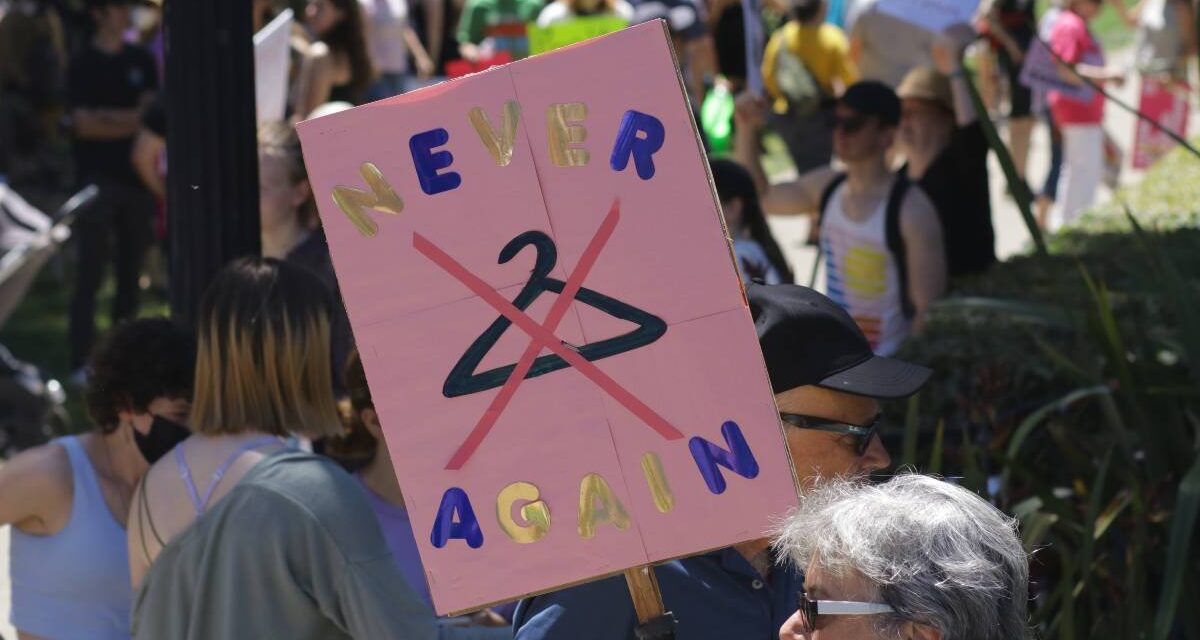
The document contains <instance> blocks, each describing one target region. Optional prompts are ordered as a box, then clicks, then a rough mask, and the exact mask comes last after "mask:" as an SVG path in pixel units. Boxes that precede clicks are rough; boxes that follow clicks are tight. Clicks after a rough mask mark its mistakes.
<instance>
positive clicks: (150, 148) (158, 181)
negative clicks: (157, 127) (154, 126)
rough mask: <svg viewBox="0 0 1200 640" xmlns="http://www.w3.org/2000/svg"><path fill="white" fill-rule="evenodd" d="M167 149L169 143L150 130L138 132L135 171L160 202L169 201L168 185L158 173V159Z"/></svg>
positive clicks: (134, 141) (135, 146)
mask: <svg viewBox="0 0 1200 640" xmlns="http://www.w3.org/2000/svg"><path fill="white" fill-rule="evenodd" d="M166 148H167V141H166V140H163V139H162V138H161V137H159V135H158V134H157V133H154V132H153V131H150V130H149V129H144V128H143V129H142V130H140V131H138V135H137V137H136V138H134V140H133V153H132V158H131V159H132V161H133V169H134V171H136V172H137V175H138V177H139V178H141V179H142V184H145V185H146V188H147V189H149V190H150V193H153V194H154V197H156V198H158V200H159V201H160V202H164V201H166V199H167V184H166V182H165V181H164V180H163V178H162V175H160V174H159V171H158V159H159V158H160V157H161V156H162V153H163V150H165V149H166Z"/></svg>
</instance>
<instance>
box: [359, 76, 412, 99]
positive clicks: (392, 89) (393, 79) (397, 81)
mask: <svg viewBox="0 0 1200 640" xmlns="http://www.w3.org/2000/svg"><path fill="white" fill-rule="evenodd" d="M406 77H407V76H405V74H403V73H381V74H379V77H378V78H376V79H375V82H374V83H373V84H371V86H370V87H369V88H368V89H367V102H375V101H376V100H383V99H384V98H391V97H392V96H398V95H400V94H402V93H404V79H405V78H406Z"/></svg>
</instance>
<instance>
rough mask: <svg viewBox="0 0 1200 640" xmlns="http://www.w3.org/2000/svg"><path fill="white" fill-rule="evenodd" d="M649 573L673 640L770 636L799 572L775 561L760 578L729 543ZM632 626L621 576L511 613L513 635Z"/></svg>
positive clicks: (542, 636) (542, 637)
mask: <svg viewBox="0 0 1200 640" xmlns="http://www.w3.org/2000/svg"><path fill="white" fill-rule="evenodd" d="M655 573H656V574H657V576H658V585H659V588H660V589H661V590H662V596H663V604H664V605H665V606H666V608H667V610H668V611H671V612H673V613H674V614H675V620H676V621H677V623H678V627H677V631H676V637H677V638H679V640H706V639H709V638H711V639H712V640H731V639H734V638H736V639H737V640H775V639H776V638H778V637H779V627H781V626H783V623H784V622H786V621H787V619H788V618H789V617H791V615H792V614H793V613H795V611H796V594H797V593H798V592H799V591H800V589H801V588H802V587H803V586H804V576H803V574H801V573H800V572H799V571H796V570H795V569H792V568H790V567H789V566H787V565H785V564H781V563H776V564H775V566H774V567H773V568H772V569H771V577H770V579H769V580H768V581H767V582H765V583H764V582H763V580H762V578H761V577H760V576H759V575H758V572H757V571H755V570H754V568H753V567H751V566H750V563H749V562H747V561H746V559H745V558H743V557H742V555H741V554H740V553H738V552H737V551H736V550H734V549H733V548H725V549H721V550H719V551H714V552H712V553H707V554H704V555H699V556H693V557H691V558H684V559H682V560H675V561H673V562H668V563H666V564H663V565H660V566H658V567H655ZM636 626H637V614H636V613H635V612H634V610H633V601H632V600H630V598H629V588H628V587H627V586H626V585H625V578H624V577H623V576H615V577H612V578H607V579H604V580H598V581H596V582H590V583H588V584H583V585H579V586H577V587H571V588H569V589H563V590H562V591H556V592H554V593H547V594H545V595H541V596H535V597H533V598H527V599H525V600H522V601H521V604H519V605H518V606H517V612H516V615H515V616H514V617H513V629H514V631H515V633H516V638H515V640H561V639H568V638H569V639H570V640H588V639H592V638H594V639H595V640H620V639H622V638H628V639H629V640H634V634H633V630H634V627H636Z"/></svg>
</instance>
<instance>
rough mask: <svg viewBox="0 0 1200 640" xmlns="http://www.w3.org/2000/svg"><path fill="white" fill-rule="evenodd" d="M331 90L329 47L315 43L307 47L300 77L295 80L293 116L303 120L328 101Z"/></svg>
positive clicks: (331, 61) (331, 58)
mask: <svg viewBox="0 0 1200 640" xmlns="http://www.w3.org/2000/svg"><path fill="white" fill-rule="evenodd" d="M332 90H333V54H332V53H330V51H329V47H327V46H325V45H324V44H322V43H315V44H313V45H312V46H311V47H309V50H308V55H307V56H305V58H304V62H303V63H302V64H301V66H300V77H299V79H297V80H296V99H295V105H296V106H295V115H294V116H293V117H294V118H296V119H297V120H303V119H305V118H307V117H308V114H310V113H312V111H313V109H316V108H317V107H319V106H321V105H323V104H325V103H326V102H328V101H329V94H330V92H331V91H332Z"/></svg>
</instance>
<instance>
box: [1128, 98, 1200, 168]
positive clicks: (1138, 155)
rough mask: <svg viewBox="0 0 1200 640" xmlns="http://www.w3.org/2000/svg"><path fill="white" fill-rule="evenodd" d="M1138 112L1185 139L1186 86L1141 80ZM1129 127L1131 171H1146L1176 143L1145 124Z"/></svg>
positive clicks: (1160, 131)
mask: <svg viewBox="0 0 1200 640" xmlns="http://www.w3.org/2000/svg"><path fill="white" fill-rule="evenodd" d="M1138 111H1140V112H1142V113H1143V114H1144V115H1145V116H1146V117H1148V118H1150V119H1151V120H1154V121H1155V122H1157V123H1158V124H1160V125H1162V126H1164V127H1166V128H1167V129H1170V130H1171V131H1172V132H1174V133H1175V134H1176V135H1179V136H1180V137H1183V138H1186V137H1187V130H1188V111H1189V107H1188V88H1187V87H1186V86H1177V85H1173V84H1171V83H1167V82H1160V81H1158V80H1154V79H1152V78H1145V77H1143V78H1142V95H1141V100H1140V101H1139V102H1138ZM1133 126H1134V131H1133V168H1134V169H1149V168H1150V166H1151V165H1153V164H1154V163H1155V162H1158V160H1159V158H1162V157H1163V156H1164V155H1166V154H1167V152H1168V151H1170V150H1171V149H1174V148H1175V145H1176V144H1178V143H1176V142H1175V141H1174V140H1173V139H1171V136H1169V135H1167V134H1166V133H1164V132H1163V131H1162V130H1161V129H1159V128H1158V127H1155V126H1153V125H1151V124H1150V123H1149V122H1146V121H1144V120H1140V119H1139V120H1136V121H1135V122H1134V125H1133Z"/></svg>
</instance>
